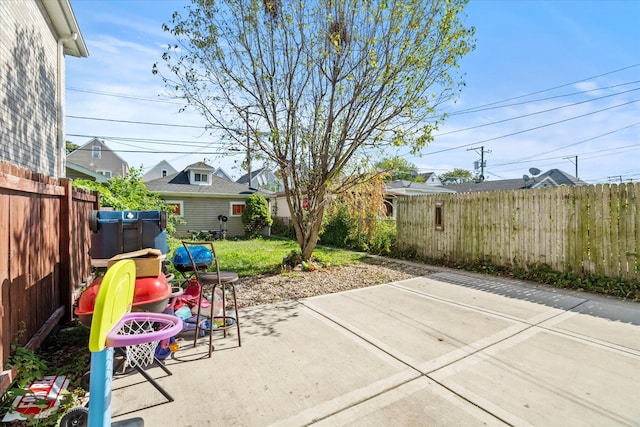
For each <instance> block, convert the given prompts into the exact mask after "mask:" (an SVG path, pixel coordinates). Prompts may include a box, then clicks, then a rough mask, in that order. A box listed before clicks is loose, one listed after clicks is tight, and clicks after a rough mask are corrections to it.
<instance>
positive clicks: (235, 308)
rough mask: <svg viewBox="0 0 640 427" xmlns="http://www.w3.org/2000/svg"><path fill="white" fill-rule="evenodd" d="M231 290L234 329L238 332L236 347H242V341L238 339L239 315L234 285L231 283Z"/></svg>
mask: <svg viewBox="0 0 640 427" xmlns="http://www.w3.org/2000/svg"><path fill="white" fill-rule="evenodd" d="M231 292H233V309H234V311H235V313H236V330H237V333H238V347H242V341H241V340H240V317H239V316H238V302H237V300H236V287H235V286H234V284H233V283H232V284H231Z"/></svg>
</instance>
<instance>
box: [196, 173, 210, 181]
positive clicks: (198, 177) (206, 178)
mask: <svg viewBox="0 0 640 427" xmlns="http://www.w3.org/2000/svg"><path fill="white" fill-rule="evenodd" d="M193 180H194V181H195V182H205V183H206V182H209V175H207V174H206V173H195V174H193Z"/></svg>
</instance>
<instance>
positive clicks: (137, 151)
mask: <svg viewBox="0 0 640 427" xmlns="http://www.w3.org/2000/svg"><path fill="white" fill-rule="evenodd" d="M90 150H91V149H90V148H78V149H77V150H76V151H90ZM109 150H110V151H112V152H114V153H145V154H211V155H228V156H231V155H237V154H239V153H244V151H240V150H233V149H229V150H227V151H164V150H162V151H160V150H122V149H112V148H110V149H109Z"/></svg>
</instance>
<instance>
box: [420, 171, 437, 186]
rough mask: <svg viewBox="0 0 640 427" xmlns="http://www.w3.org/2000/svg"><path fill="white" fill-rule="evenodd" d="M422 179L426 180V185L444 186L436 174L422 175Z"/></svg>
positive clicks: (427, 173)
mask: <svg viewBox="0 0 640 427" xmlns="http://www.w3.org/2000/svg"><path fill="white" fill-rule="evenodd" d="M419 176H420V177H422V178H424V183H425V184H429V185H442V181H440V178H438V176H437V175H436V174H435V173H434V172H426V173H421V174H420V175H419Z"/></svg>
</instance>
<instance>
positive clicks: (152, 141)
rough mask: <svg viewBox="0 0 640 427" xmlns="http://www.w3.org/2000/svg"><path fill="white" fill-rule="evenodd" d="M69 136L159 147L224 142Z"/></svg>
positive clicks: (209, 144) (219, 143) (208, 144)
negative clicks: (156, 145)
mask: <svg viewBox="0 0 640 427" xmlns="http://www.w3.org/2000/svg"><path fill="white" fill-rule="evenodd" d="M67 136H72V137H77V138H97V139H109V140H111V141H129V142H140V143H142V144H158V145H186V146H193V145H204V146H211V145H223V144H224V143H222V142H214V141H186V140H179V139H151V138H130V137H121V136H106V135H82V134H77V133H68V134H67Z"/></svg>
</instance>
